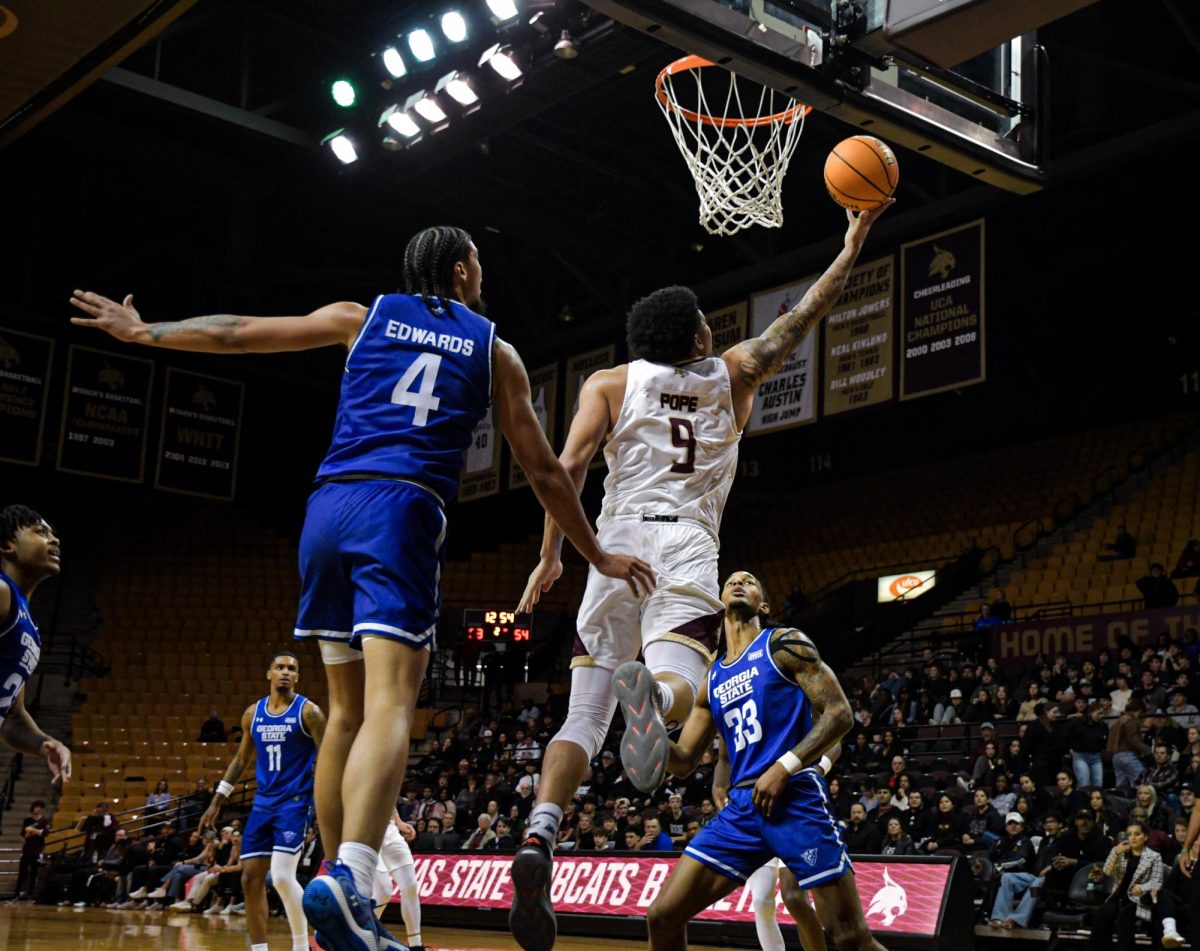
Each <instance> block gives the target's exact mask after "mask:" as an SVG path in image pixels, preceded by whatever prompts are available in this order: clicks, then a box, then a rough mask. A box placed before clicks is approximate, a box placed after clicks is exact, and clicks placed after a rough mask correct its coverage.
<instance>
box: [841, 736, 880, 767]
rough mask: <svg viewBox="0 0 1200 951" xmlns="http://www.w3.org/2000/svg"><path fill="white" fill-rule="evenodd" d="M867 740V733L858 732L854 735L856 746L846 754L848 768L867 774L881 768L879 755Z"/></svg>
mask: <svg viewBox="0 0 1200 951" xmlns="http://www.w3.org/2000/svg"><path fill="white" fill-rule="evenodd" d="M867 739H868V738H867V734H866V733H864V732H863V731H861V730H860V731H858V732H857V733H855V734H854V745H853V746H852V747H851V748H850V749H849V750H848V751H847V752H846V766H847V767H848V768H849V769H851V770H854V771H855V772H864V773H867V772H870V771H871V770H872V769H874V768H876V767H878V766H879V755H878V754H877V753H876V752H875V751H874V750H873V749H871V746H870V744H869V743H868V742H867Z"/></svg>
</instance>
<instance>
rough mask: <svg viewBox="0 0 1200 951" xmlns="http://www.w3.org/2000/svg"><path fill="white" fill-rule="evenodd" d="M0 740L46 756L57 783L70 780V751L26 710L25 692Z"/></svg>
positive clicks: (19, 749)
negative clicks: (45, 730) (40, 725)
mask: <svg viewBox="0 0 1200 951" xmlns="http://www.w3.org/2000/svg"><path fill="white" fill-rule="evenodd" d="M0 589H2V590H4V591H7V590H8V585H0ZM0 740H3V741H4V742H5V744H7V745H8V746H10V747H12V748H13V749H14V750H16V751H17V752H18V753H29V754H31V755H32V754H36V755H38V756H41V757H44V758H45V760H46V765H47V766H49V767H50V775H51V776H52V777H53V780H52V782H53V783H54V784H56V785H58V784H62V783H65V782H67V781H68V780H69V779H70V778H71V751H70V750H69V749H67V748H66V747H65V746H64V745H63V744H62V743H60V742H59V741H58V740H56V739H55V738H54V737H52V736H50V734H48V733H46V732H44V731H43V730H42V728H41V727H39V726H38V725H37V723H36V722H35V721H34V719H33V717H32V716H31V715H30V713H29V711H28V710H26V709H25V691H24V689H22V690H21V692H20V693H19V694H17V696H16V699H14V700H13V703H12V706H11V707H9V708H8V714H7V716H5V718H4V720H3V722H0Z"/></svg>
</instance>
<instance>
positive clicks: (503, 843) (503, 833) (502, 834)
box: [483, 816, 517, 852]
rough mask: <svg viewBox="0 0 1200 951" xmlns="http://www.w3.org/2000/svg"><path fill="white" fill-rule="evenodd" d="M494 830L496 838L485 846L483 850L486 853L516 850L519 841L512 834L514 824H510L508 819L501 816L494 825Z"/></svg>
mask: <svg viewBox="0 0 1200 951" xmlns="http://www.w3.org/2000/svg"><path fill="white" fill-rule="evenodd" d="M492 828H493V829H494V831H495V833H496V837H495V838H494V839H492V840H490V841H489V842H488V843H487V844H486V845H484V847H483V848H484V849H485V850H486V851H488V852H494V851H498V850H506V849H515V848H516V847H517V841H516V839H515V838H513V834H512V823H510V822H509V821H508V819H506V818H505V817H504V816H500V817H499V818H497V819H496V822H495V823H494V824H493V827H492Z"/></svg>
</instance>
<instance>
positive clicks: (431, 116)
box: [404, 90, 446, 125]
mask: <svg viewBox="0 0 1200 951" xmlns="http://www.w3.org/2000/svg"><path fill="white" fill-rule="evenodd" d="M409 110H412V111H413V112H415V113H416V114H417V115H419V116H420V117H421V118H422V119H424V120H425V121H426V122H429V123H431V124H433V125H437V124H438V123H439V122H445V121H446V110H445V109H443V108H442V107H441V106H440V105H438V101H437V100H436V99H434V98H433V96H431V95H430V94H429V93H427V92H425V90H421V91H420V92H415V93H413V94H412V95H411V96H409V97H408V101H407V102H405V103H404V111H405V112H408V111H409Z"/></svg>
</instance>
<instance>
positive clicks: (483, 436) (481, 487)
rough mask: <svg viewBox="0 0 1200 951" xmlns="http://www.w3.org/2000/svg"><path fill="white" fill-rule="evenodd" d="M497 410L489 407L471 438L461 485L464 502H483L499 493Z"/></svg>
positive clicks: (459, 487) (460, 481) (459, 489)
mask: <svg viewBox="0 0 1200 951" xmlns="http://www.w3.org/2000/svg"><path fill="white" fill-rule="evenodd" d="M494 409H495V408H494V407H492V406H489V407H488V411H487V413H486V414H485V415H484V417H483V419H481V420H480V421H479V424H478V425H477V426H476V427H475V432H474V434H473V435H472V436H471V445H470V446H469V447H468V448H467V453H466V461H465V462H464V463H463V474H462V479H461V480H459V485H458V498H459V501H461V502H470V501H471V500H472V499H482V498H484V497H485V496H488V495H495V494H496V493H497V492H499V491H500V434H499V432H498V431H497V430H496V424H495V422H494V419H495V417H494V416H493V412H494Z"/></svg>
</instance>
